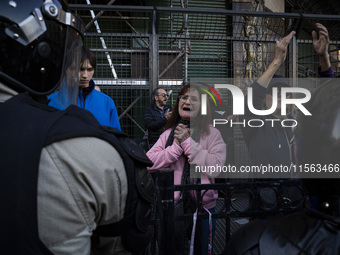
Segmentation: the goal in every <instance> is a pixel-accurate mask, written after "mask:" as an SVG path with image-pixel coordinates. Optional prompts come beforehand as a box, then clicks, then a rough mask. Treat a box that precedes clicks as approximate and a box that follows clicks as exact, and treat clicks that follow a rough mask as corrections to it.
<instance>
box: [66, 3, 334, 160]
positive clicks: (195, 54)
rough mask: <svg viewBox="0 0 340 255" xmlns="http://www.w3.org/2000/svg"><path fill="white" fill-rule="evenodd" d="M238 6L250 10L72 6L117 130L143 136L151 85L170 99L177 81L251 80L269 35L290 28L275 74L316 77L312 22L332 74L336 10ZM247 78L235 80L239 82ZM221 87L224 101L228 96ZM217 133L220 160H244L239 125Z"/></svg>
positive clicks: (266, 56) (266, 57) (267, 55)
mask: <svg viewBox="0 0 340 255" xmlns="http://www.w3.org/2000/svg"><path fill="white" fill-rule="evenodd" d="M75 3H77V1H75ZM71 6H72V5H71ZM246 7H247V8H249V7H250V8H253V10H254V11H242V8H240V9H241V11H231V10H221V9H203V8H180V7H173V8H168V7H155V8H154V7H150V6H116V5H111V6H110V5H105V6H104V5H91V6H89V5H79V4H74V5H73V6H72V8H73V9H74V10H75V11H76V13H77V14H78V15H79V16H80V17H81V18H82V20H83V21H84V23H85V24H86V27H87V30H86V38H85V45H86V46H87V47H89V48H90V49H91V50H92V51H94V52H95V53H96V56H97V61H98V66H97V69H96V72H95V75H94V80H95V82H96V84H97V85H99V86H100V87H101V89H102V92H104V93H106V94H108V95H109V96H111V97H112V98H113V99H114V101H115V103H116V105H117V110H118V115H119V116H120V122H121V127H122V130H123V131H124V132H125V133H127V134H129V136H130V138H132V139H134V140H136V141H137V142H141V141H142V139H143V137H144V134H145V131H146V130H145V126H144V108H145V106H146V105H148V104H149V103H150V93H151V91H152V90H153V89H154V88H156V87H157V86H160V87H163V88H165V89H166V90H168V91H170V90H172V91H173V93H172V94H171V97H170V98H169V104H170V105H171V104H174V102H175V99H176V95H177V92H178V90H179V89H180V87H181V85H183V84H185V83H188V82H191V81H193V80H195V81H197V80H199V79H209V78H212V79H213V78H219V79H221V78H241V80H242V78H245V79H256V78H257V77H259V76H260V75H261V74H262V73H263V71H264V70H265V69H266V68H267V66H268V65H269V63H270V62H271V60H272V59H273V57H274V54H275V42H276V41H277V40H280V39H281V38H282V37H283V36H285V35H286V34H287V33H288V32H289V31H291V30H293V29H295V30H296V31H297V36H296V38H297V40H293V42H292V44H291V45H290V47H289V53H288V56H287V60H286V64H285V65H284V66H282V67H281V69H280V70H279V71H278V74H281V75H283V76H285V77H304V78H305V77H316V76H317V71H316V70H317V67H318V59H317V56H316V54H315V52H314V50H313V45H312V37H311V32H312V30H314V29H315V22H320V23H323V24H324V25H326V26H327V28H328V30H329V33H330V37H331V40H332V41H331V45H330V56H331V61H332V66H333V68H334V70H335V72H336V74H339V72H340V69H339V67H340V66H339V58H340V52H339V40H340V38H339V37H340V31H339V27H340V20H339V17H338V16H329V15H328V16H327V15H300V14H296V13H271V12H263V11H260V10H261V8H262V9H263V7H261V6H246ZM96 15H97V16H96ZM248 83H249V82H243V83H242V82H241V83H240V84H237V85H238V86H240V87H242V88H246V87H247V86H248V85H249V84H248ZM223 93H224V92H222V97H223V99H224V100H225V102H226V104H227V105H230V106H231V98H230V95H228V94H223ZM224 139H225V141H226V142H227V143H228V160H229V161H231V162H233V163H235V164H237V163H238V164H241V163H242V164H243V163H244V162H247V160H248V157H247V150H246V147H245V146H244V143H243V139H242V134H241V132H240V130H239V129H237V128H234V129H231V130H230V132H229V134H225V135H224Z"/></svg>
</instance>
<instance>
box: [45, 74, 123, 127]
mask: <svg viewBox="0 0 340 255" xmlns="http://www.w3.org/2000/svg"><path fill="white" fill-rule="evenodd" d="M90 86H91V88H92V91H91V92H90V93H89V94H88V95H87V97H86V100H84V96H83V93H82V92H81V90H79V95H78V106H79V107H80V108H83V109H85V110H88V111H89V112H91V113H92V114H93V116H94V117H95V118H96V119H97V120H98V122H99V123H100V125H102V126H109V127H113V128H115V129H117V130H119V131H121V128H120V123H119V119H118V113H117V109H116V105H115V102H114V101H113V100H112V98H111V97H109V96H108V95H106V94H104V93H102V92H99V91H97V90H95V89H94V87H95V83H94V82H93V80H91V82H90ZM58 94H59V92H58V91H57V92H55V93H53V94H51V95H50V96H49V97H48V99H50V100H51V101H50V103H49V105H50V106H52V107H54V108H57V109H59V110H64V109H65V107H63V106H62V105H61V104H60V102H59V99H58Z"/></svg>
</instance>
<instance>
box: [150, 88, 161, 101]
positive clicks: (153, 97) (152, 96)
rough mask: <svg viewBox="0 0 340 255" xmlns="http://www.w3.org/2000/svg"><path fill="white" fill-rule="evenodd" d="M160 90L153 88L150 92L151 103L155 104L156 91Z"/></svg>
mask: <svg viewBox="0 0 340 255" xmlns="http://www.w3.org/2000/svg"><path fill="white" fill-rule="evenodd" d="M159 89H160V88H155V89H154V90H153V91H152V93H151V101H152V102H155V96H158V90H159Z"/></svg>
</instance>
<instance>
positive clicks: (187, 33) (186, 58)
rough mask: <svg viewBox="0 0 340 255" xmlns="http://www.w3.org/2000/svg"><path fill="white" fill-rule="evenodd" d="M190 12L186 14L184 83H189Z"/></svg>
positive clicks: (185, 6) (186, 4)
mask: <svg viewBox="0 0 340 255" xmlns="http://www.w3.org/2000/svg"><path fill="white" fill-rule="evenodd" d="M187 7H188V0H186V1H185V4H184V8H187ZM188 15H189V14H188V13H185V14H184V33H185V40H184V84H187V83H188V53H189V24H188V22H189V21H188V19H189V16H188Z"/></svg>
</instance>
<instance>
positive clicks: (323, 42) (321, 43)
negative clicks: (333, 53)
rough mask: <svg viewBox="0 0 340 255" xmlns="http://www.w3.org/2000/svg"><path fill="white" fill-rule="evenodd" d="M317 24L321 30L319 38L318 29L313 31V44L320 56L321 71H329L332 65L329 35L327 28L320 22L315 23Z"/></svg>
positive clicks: (319, 30)
mask: <svg viewBox="0 0 340 255" xmlns="http://www.w3.org/2000/svg"><path fill="white" fill-rule="evenodd" d="M315 26H316V28H317V30H318V32H319V38H318V35H317V32H316V31H313V32H312V37H313V46H314V50H315V52H316V53H317V54H318V56H319V63H320V69H321V72H323V71H327V70H328V69H329V68H330V67H331V62H330V59H329V53H328V49H329V35H328V31H327V28H326V27H325V26H324V25H322V24H320V23H315Z"/></svg>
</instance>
